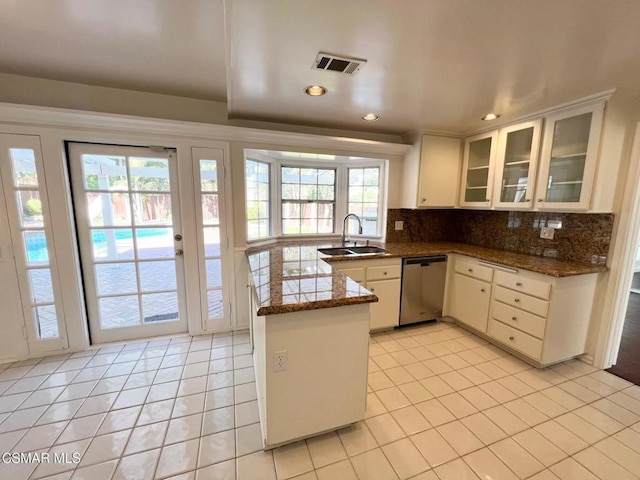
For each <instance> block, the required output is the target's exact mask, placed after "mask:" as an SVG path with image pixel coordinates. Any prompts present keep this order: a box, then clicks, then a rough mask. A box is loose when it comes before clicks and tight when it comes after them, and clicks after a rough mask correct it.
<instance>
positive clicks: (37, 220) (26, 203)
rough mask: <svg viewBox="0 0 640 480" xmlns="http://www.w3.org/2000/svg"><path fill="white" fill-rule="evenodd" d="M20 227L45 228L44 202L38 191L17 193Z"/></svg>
mask: <svg viewBox="0 0 640 480" xmlns="http://www.w3.org/2000/svg"><path fill="white" fill-rule="evenodd" d="M16 197H17V201H18V213H19V215H20V225H21V226H23V227H25V228H43V227H44V223H43V220H42V202H41V201H40V192H38V191H37V190H19V191H17V192H16Z"/></svg>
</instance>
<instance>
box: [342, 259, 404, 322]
mask: <svg viewBox="0 0 640 480" xmlns="http://www.w3.org/2000/svg"><path fill="white" fill-rule="evenodd" d="M332 266H333V269H334V271H336V272H340V273H344V274H345V275H347V276H349V277H350V278H351V279H352V280H355V281H356V282H358V283H360V284H361V285H362V286H363V287H365V288H366V289H367V290H369V291H371V292H372V293H373V294H375V295H376V296H377V297H378V301H377V302H376V303H371V304H370V320H369V325H370V330H385V329H390V328H393V327H397V326H398V324H399V322H400V285H401V280H400V277H401V275H402V259H400V258H390V259H380V260H355V261H348V262H335V263H332Z"/></svg>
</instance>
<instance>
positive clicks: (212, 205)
mask: <svg viewBox="0 0 640 480" xmlns="http://www.w3.org/2000/svg"><path fill="white" fill-rule="evenodd" d="M202 222H203V223H204V224H205V225H219V224H220V210H219V206H218V194H208V195H202Z"/></svg>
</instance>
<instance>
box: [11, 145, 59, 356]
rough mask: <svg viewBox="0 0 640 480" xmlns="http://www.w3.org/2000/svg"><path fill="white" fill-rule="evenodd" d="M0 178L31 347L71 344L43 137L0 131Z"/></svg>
mask: <svg viewBox="0 0 640 480" xmlns="http://www.w3.org/2000/svg"><path fill="white" fill-rule="evenodd" d="M0 182H1V183H2V188H0V195H4V203H5V204H6V210H7V216H8V219H9V230H10V233H11V244H12V247H13V248H12V249H13V253H12V256H13V257H14V260H15V266H16V271H17V276H18V287H19V290H20V300H21V304H22V311H23V314H24V327H25V328H24V332H25V334H26V337H27V340H28V345H29V351H30V352H31V353H44V352H51V351H56V350H61V349H64V348H68V346H69V345H68V340H67V334H66V329H65V322H64V312H63V310H62V302H61V300H60V299H61V291H60V282H59V280H58V270H57V267H56V257H55V247H54V243H53V235H52V232H51V220H50V219H51V216H50V212H49V202H48V196H47V186H46V182H45V175H44V165H43V161H42V152H41V148H40V138H39V137H37V136H32V135H8V134H0ZM3 191H4V192H3ZM2 203H3V202H0V204H2ZM3 256H4V257H6V255H4V254H3ZM0 307H1V306H0Z"/></svg>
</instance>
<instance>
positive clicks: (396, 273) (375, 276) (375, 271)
mask: <svg viewBox="0 0 640 480" xmlns="http://www.w3.org/2000/svg"><path fill="white" fill-rule="evenodd" d="M401 271H402V266H401V265H387V266H386V267H368V268H367V281H368V280H385V279H387V278H400V272H401Z"/></svg>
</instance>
